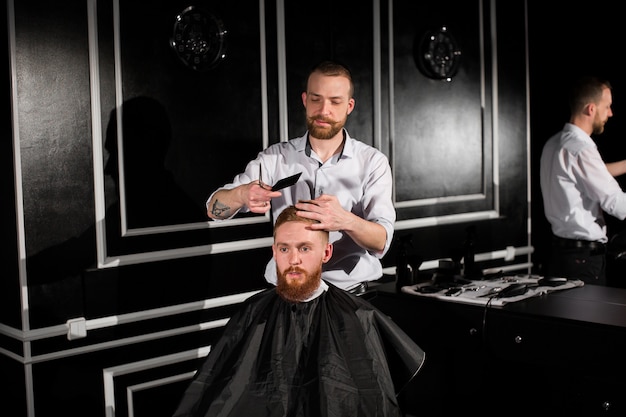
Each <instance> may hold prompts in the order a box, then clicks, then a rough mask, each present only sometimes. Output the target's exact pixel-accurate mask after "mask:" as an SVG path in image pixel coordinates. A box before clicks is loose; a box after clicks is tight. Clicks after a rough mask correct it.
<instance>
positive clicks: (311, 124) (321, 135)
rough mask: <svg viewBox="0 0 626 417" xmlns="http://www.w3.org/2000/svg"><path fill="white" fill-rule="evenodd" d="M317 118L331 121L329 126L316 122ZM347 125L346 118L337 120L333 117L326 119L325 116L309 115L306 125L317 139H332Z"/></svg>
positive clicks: (327, 121)
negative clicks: (319, 124) (321, 125)
mask: <svg viewBox="0 0 626 417" xmlns="http://www.w3.org/2000/svg"><path fill="white" fill-rule="evenodd" d="M315 120H322V121H323V122H326V123H329V124H330V126H329V127H320V126H318V125H316V124H315ZM345 125H346V118H344V119H343V120H339V121H335V120H331V119H326V118H324V117H307V118H306V126H307V129H309V133H310V134H311V136H313V137H314V138H317V139H332V138H334V137H335V135H337V133H339V132H340V131H341V129H343V127H344V126H345Z"/></svg>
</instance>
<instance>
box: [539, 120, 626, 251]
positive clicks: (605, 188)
mask: <svg viewBox="0 0 626 417" xmlns="http://www.w3.org/2000/svg"><path fill="white" fill-rule="evenodd" d="M540 182H541V193H542V196H543V206H544V211H545V215H546V218H547V219H548V221H549V222H550V225H551V227H552V233H553V234H555V235H556V236H559V237H563V238H567V239H583V240H590V241H600V242H605V243H606V242H607V240H608V239H607V235H606V223H605V220H604V216H603V211H605V212H606V213H608V214H610V215H612V216H614V217H616V218H618V219H620V220H623V219H624V218H626V193H624V192H623V191H622V189H621V187H620V185H619V183H618V182H617V181H616V180H615V178H613V176H612V175H611V174H610V173H609V171H608V169H607V168H606V165H605V163H604V161H603V160H602V157H601V156H600V153H599V152H598V148H597V146H596V144H595V142H594V141H593V139H592V138H591V137H590V136H589V135H587V133H585V131H583V130H582V129H580V128H579V127H578V126H576V125H574V124H571V123H566V124H565V126H564V127H563V130H561V131H560V132H559V133H557V134H555V135H554V136H552V137H551V138H550V139H549V140H548V141H547V142H546V144H545V145H544V147H543V151H542V154H541V161H540Z"/></svg>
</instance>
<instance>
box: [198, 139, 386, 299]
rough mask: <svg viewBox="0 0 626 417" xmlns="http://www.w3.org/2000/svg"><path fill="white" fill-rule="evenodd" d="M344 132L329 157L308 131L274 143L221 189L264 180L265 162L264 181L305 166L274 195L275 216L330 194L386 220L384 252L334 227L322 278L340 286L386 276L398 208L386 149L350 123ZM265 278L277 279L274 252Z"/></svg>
mask: <svg viewBox="0 0 626 417" xmlns="http://www.w3.org/2000/svg"><path fill="white" fill-rule="evenodd" d="M344 135H345V143H344V147H343V151H342V152H341V153H340V154H337V155H334V156H333V157H332V158H330V159H329V160H328V161H326V162H325V163H322V161H321V160H320V158H319V157H318V156H317V155H316V154H315V152H313V150H312V149H311V148H310V146H307V143H308V140H307V138H308V132H307V134H305V135H304V136H302V137H299V138H294V139H290V140H289V141H287V142H279V143H276V144H273V145H270V146H269V147H267V148H266V149H264V150H263V151H261V152H259V154H258V156H257V158H256V159H254V160H252V161H250V162H249V163H248V165H247V166H246V169H245V171H244V172H242V173H241V174H238V175H237V176H235V178H234V179H233V182H232V183H230V184H226V185H224V186H223V187H221V188H220V189H232V188H235V187H237V186H239V185H241V184H247V183H249V182H251V181H254V180H258V178H259V165H261V166H262V169H263V182H264V183H266V184H269V185H273V184H275V183H276V182H277V181H278V180H279V179H281V178H285V177H288V176H290V175H293V174H296V173H298V172H302V175H301V176H300V178H299V180H298V182H297V183H296V184H295V185H293V186H291V187H289V188H284V189H282V190H280V191H281V192H282V196H281V197H278V198H273V199H272V217H273V220H276V217H278V214H280V212H282V211H283V210H284V209H285V208H286V207H287V206H290V205H293V204H295V203H296V202H298V200H309V199H314V198H317V197H319V196H320V195H322V194H328V195H334V196H336V197H337V199H338V200H339V202H340V203H341V206H342V207H343V208H344V209H345V210H348V211H351V212H352V213H354V214H356V215H357V216H359V217H361V218H363V219H365V220H369V221H372V222H375V223H378V224H380V225H381V226H383V227H384V228H385V230H386V231H387V242H386V244H385V248H384V250H383V251H382V252H371V251H368V250H366V249H363V248H362V247H361V246H359V245H358V244H357V243H356V242H354V241H353V240H352V238H351V237H350V236H349V235H348V234H347V233H344V232H343V231H333V232H330V241H331V243H333V256H332V257H331V259H330V260H329V261H328V262H327V263H325V264H324V265H323V269H322V278H323V279H325V280H326V281H328V282H330V283H332V284H334V285H336V286H337V287H339V288H342V289H351V288H353V287H354V286H356V285H358V284H359V283H361V282H363V281H372V280H377V279H379V278H380V277H381V276H382V273H383V271H382V264H381V261H380V259H381V258H382V257H383V256H384V255H385V254H386V253H387V251H388V250H389V247H390V246H391V241H392V239H393V233H394V223H395V220H396V211H395V207H394V205H393V200H392V195H391V192H392V186H393V179H392V175H391V167H390V165H389V161H388V158H387V157H386V155H385V154H383V153H382V152H381V151H379V150H378V149H376V148H374V147H372V146H370V145H367V144H365V143H363V142H361V141H359V140H357V139H353V138H351V137H350V135H349V134H348V132H347V131H346V130H345V129H344ZM217 191H218V190H216V191H215V192H217ZM215 192H214V193H215ZM214 193H213V194H214ZM213 194H211V196H209V199H208V200H207V202H208V201H210V200H211V197H212V196H213ZM241 211H242V212H246V211H248V208H247V207H245V206H244V207H243V208H242V209H241ZM233 216H234V215H233ZM265 279H266V280H267V281H268V282H270V283H272V284H276V263H275V262H274V259H273V258H270V260H269V262H268V264H267V266H266V268H265Z"/></svg>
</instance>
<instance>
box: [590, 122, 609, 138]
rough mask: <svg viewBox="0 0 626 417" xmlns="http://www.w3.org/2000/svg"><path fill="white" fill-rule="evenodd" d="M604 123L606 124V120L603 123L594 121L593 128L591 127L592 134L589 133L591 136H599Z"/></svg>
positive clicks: (602, 130)
mask: <svg viewBox="0 0 626 417" xmlns="http://www.w3.org/2000/svg"><path fill="white" fill-rule="evenodd" d="M606 122H608V119H607V120H604V121H597V120H596V121H594V122H593V126H592V132H591V133H592V134H593V135H599V134H601V133H602V132H604V125H605V124H606Z"/></svg>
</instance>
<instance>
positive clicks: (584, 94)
mask: <svg viewBox="0 0 626 417" xmlns="http://www.w3.org/2000/svg"><path fill="white" fill-rule="evenodd" d="M605 88H608V89H609V90H611V89H612V88H613V87H612V86H611V83H610V82H609V81H607V80H604V79H601V78H598V77H594V76H584V77H580V78H579V79H577V80H576V81H575V82H574V84H573V85H572V87H571V90H570V94H569V107H570V112H571V114H577V113H580V112H582V111H583V110H584V108H585V106H586V105H587V104H589V103H596V104H597V103H599V102H600V100H601V99H602V92H603V91H604V89H605Z"/></svg>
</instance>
